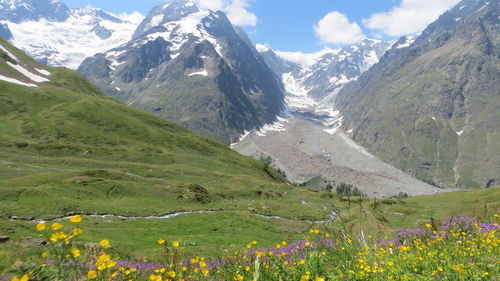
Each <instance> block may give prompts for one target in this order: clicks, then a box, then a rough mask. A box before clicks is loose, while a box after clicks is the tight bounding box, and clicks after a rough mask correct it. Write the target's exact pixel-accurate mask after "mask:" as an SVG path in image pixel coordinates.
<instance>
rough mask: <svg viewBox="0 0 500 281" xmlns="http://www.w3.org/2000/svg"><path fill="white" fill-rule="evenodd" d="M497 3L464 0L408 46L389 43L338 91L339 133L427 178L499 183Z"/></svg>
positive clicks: (467, 184)
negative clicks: (380, 55)
mask: <svg viewBox="0 0 500 281" xmlns="http://www.w3.org/2000/svg"><path fill="white" fill-rule="evenodd" d="M499 5H500V3H498V1H489V2H488V1H484V0H477V1H476V0H464V1H462V2H461V3H459V4H458V5H457V6H456V7H455V8H454V9H452V10H450V11H448V12H446V13H445V14H443V15H442V16H441V17H440V18H439V19H438V20H437V21H436V22H434V23H432V24H431V25H430V26H429V27H428V28H427V29H426V30H425V31H424V32H423V33H422V34H421V35H420V36H419V37H418V38H417V39H416V40H415V42H414V43H413V44H411V45H410V44H404V43H405V42H402V41H401V42H399V44H397V45H396V46H394V47H393V48H392V49H391V50H390V51H389V52H388V53H386V55H384V57H383V58H382V59H381V60H380V62H379V63H378V64H377V65H375V66H374V67H373V68H372V69H370V70H369V71H367V72H366V73H365V74H363V75H362V76H361V77H360V79H359V80H358V81H356V82H353V83H351V84H349V85H347V86H346V87H345V88H344V89H342V90H341V92H340V93H339V95H338V97H337V99H336V104H337V106H339V108H340V110H341V111H342V114H343V116H344V125H343V126H344V128H345V130H346V131H351V130H352V135H351V136H352V138H353V139H354V140H355V141H356V142H358V143H359V144H361V145H362V146H364V147H366V148H368V149H369V150H370V151H371V152H373V153H374V154H376V155H378V156H380V157H381V158H382V159H383V160H385V161H388V162H389V163H392V164H394V165H395V166H397V167H399V168H401V169H403V170H404V171H406V172H408V173H410V174H413V175H416V176H417V177H418V178H420V179H423V180H426V181H428V182H433V183H435V184H437V185H440V186H458V187H489V186H494V185H496V184H498V183H499V181H500V178H499V175H500V161H499V158H498V155H500V134H499V132H500V125H499V124H500V119H499V118H500V114H499V112H500V80H499V79H498V77H500V67H499V66H500V49H499V46H500V34H499V30H500V29H499V28H498V26H499V25H500V17H499V14H500V12H499V11H500V7H499ZM402 40H403V41H404V40H406V39H402Z"/></svg>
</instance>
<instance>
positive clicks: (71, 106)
mask: <svg viewBox="0 0 500 281" xmlns="http://www.w3.org/2000/svg"><path fill="white" fill-rule="evenodd" d="M35 73H36V74H35ZM0 101H1V102H0V130H1V131H2V134H0V159H1V161H0V193H1V196H0V198H1V199H0V201H1V204H0V206H1V207H0V213H1V214H2V216H7V217H9V216H13V215H16V216H31V215H34V214H33V213H31V211H32V210H33V209H36V210H38V211H37V212H38V214H37V215H41V216H54V215H64V214H65V213H67V212H72V211H80V212H88V213H94V212H97V213H104V212H111V213H116V212H119V213H122V214H128V213H134V212H135V213H136V214H143V213H146V214H157V213H167V212H172V211H178V210H186V209H193V208H194V209H209V208H216V209H218V208H222V206H224V204H226V203H227V202H228V200H231V199H230V198H234V200H247V199H248V198H250V199H249V200H254V199H255V198H257V197H258V196H259V195H257V192H258V191H259V190H260V191H261V193H264V192H265V193H266V194H268V195H269V196H271V197H273V196H274V195H273V194H275V192H282V191H284V190H288V189H289V187H288V186H287V185H286V184H284V180H283V178H282V177H281V176H280V175H278V174H277V173H275V172H274V171H272V170H270V169H268V168H267V167H266V166H265V165H264V164H263V163H261V162H258V161H255V160H252V159H250V158H247V157H244V156H241V155H239V154H238V153H236V152H234V151H232V150H231V149H229V148H228V147H227V146H225V145H223V144H222V143H219V142H216V141H214V140H211V139H208V138H206V137H202V136H198V135H195V134H193V133H191V132H189V131H188V130H186V129H184V128H182V127H180V126H178V125H175V124H173V123H170V122H168V121H165V120H162V119H160V118H157V117H154V116H152V115H149V114H146V113H143V112H140V111H139V110H136V109H133V108H130V107H128V106H126V105H123V104H121V103H119V102H117V101H116V100H114V99H112V98H110V97H108V96H106V95H104V94H103V93H101V92H100V91H99V90H98V89H97V88H95V87H94V86H92V85H91V84H90V83H88V82H87V81H86V80H85V79H83V78H82V77H81V76H79V75H78V74H76V73H74V72H72V71H69V70H67V69H64V68H47V67H44V66H42V65H40V64H38V63H36V62H35V61H34V60H32V59H31V58H29V57H28V56H26V55H24V54H23V53H21V52H20V51H19V50H17V49H15V48H13V47H12V46H10V45H9V44H8V43H7V42H6V41H4V40H3V39H1V40H0ZM256 196H257V197H256ZM47 202H51V203H50V204H47ZM223 202H226V203H223ZM209 203H210V204H209ZM318 208H319V207H318ZM299 209H300V208H299ZM318 210H319V209H318Z"/></svg>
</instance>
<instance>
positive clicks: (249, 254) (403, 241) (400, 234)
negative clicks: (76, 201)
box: [12, 215, 500, 281]
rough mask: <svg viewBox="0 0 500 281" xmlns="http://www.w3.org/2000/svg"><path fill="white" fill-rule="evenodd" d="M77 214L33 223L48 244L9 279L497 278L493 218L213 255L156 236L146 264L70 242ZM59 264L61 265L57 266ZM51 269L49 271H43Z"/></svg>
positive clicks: (324, 235) (314, 234)
mask: <svg viewBox="0 0 500 281" xmlns="http://www.w3.org/2000/svg"><path fill="white" fill-rule="evenodd" d="M81 221H82V217H81V216H74V217H72V218H71V219H70V222H71V223H72V224H76V226H75V227H72V230H71V231H69V232H67V231H66V232H65V231H64V226H63V225H62V224H61V223H58V222H55V223H53V224H51V225H47V224H46V223H44V222H40V223H38V224H37V225H36V230H38V231H39V232H41V233H43V234H44V235H45V237H46V238H47V240H48V241H50V249H52V250H47V251H44V252H43V253H42V259H41V261H40V263H41V264H39V266H38V267H36V266H35V267H33V268H31V269H30V270H29V271H28V272H22V274H21V275H20V277H14V278H13V279H12V281H20V280H22V281H28V280H53V279H54V280H149V281H167V280H168V281H195V280H234V281H245V280H249V281H250V280H255V281H258V280H294V281H296V280H300V281H326V280H339V281H340V280H342V281H346V280H384V281H385V280H422V281H423V280H429V281H430V280H496V279H492V278H496V277H498V276H500V260H499V259H498V257H499V256H500V250H499V240H500V239H499V236H498V230H499V228H500V225H499V216H498V215H494V216H493V217H492V218H491V219H490V220H489V221H481V220H479V219H475V218H471V217H452V218H447V219H445V220H443V221H441V222H432V223H429V224H425V225H424V226H422V227H421V228H418V229H397V230H396V231H395V232H394V235H393V237H391V238H390V239H383V240H375V239H372V238H371V237H370V236H369V237H368V239H366V238H364V236H362V238H358V239H355V238H354V237H351V236H350V235H348V234H346V233H345V232H343V231H334V232H328V231H323V230H320V229H310V230H309V232H308V233H307V234H306V235H305V236H304V239H302V240H300V241H295V242H293V241H281V242H279V243H276V244H275V245H274V247H271V248H264V247H259V243H258V241H255V240H254V241H251V242H248V243H243V249H244V250H242V251H235V252H233V253H232V254H230V255H225V256H223V257H221V258H219V259H216V260H207V259H206V258H204V257H193V258H189V257H187V256H185V254H184V251H183V248H182V245H181V243H180V242H178V241H168V240H166V239H164V238H161V239H158V240H157V241H156V242H157V244H158V245H159V247H160V249H161V251H160V253H161V255H160V257H159V258H158V260H157V261H156V262H154V263H145V264H144V263H143V264H140V263H134V262H129V261H124V260H119V259H116V258H113V257H112V256H111V254H110V253H109V252H110V250H111V249H112V247H111V242H110V241H109V240H107V239H104V240H101V241H100V242H99V243H96V244H95V245H94V246H89V245H86V246H85V247H84V246H82V245H81V244H78V243H76V242H75V241H74V240H75V238H76V237H78V236H79V235H81V234H82V233H83V230H82V229H81V228H80V227H79V226H78V224H79V223H80V222H81ZM61 265H64V266H61ZM48 274H52V275H48Z"/></svg>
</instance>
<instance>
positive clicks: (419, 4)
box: [363, 0, 460, 36]
mask: <svg viewBox="0 0 500 281" xmlns="http://www.w3.org/2000/svg"><path fill="white" fill-rule="evenodd" d="M459 1H460V0H402V1H401V3H400V4H399V5H398V6H396V7H393V8H392V9H391V10H390V11H388V12H382V13H375V14H372V15H371V16H370V17H369V18H367V19H363V24H364V25H365V26H366V27H368V28H370V29H373V30H377V32H382V33H383V34H384V35H389V36H402V35H408V34H413V33H417V32H420V31H422V30H423V29H425V28H426V27H427V25H429V24H430V23H432V22H433V21H435V20H436V19H437V18H438V17H439V15H441V14H442V13H444V12H445V11H446V10H448V9H450V8H452V7H453V6H454V5H456V4H457V3H458V2H459Z"/></svg>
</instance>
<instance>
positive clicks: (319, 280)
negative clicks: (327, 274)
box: [314, 277, 325, 281]
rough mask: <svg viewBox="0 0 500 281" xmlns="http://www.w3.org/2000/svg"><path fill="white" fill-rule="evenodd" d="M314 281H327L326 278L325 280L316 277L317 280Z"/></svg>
mask: <svg viewBox="0 0 500 281" xmlns="http://www.w3.org/2000/svg"><path fill="white" fill-rule="evenodd" d="M314 281H325V278H323V277H316V279H314Z"/></svg>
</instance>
